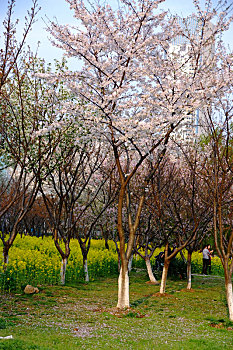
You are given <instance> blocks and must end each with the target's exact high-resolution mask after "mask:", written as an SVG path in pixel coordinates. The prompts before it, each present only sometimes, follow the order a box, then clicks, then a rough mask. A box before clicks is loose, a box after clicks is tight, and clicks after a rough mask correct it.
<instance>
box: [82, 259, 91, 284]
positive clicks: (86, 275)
mask: <svg viewBox="0 0 233 350" xmlns="http://www.w3.org/2000/svg"><path fill="white" fill-rule="evenodd" d="M83 269H84V276H85V282H89V281H90V280H89V274H88V266H87V257H86V258H83Z"/></svg>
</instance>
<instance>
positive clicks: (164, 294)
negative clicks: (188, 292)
mask: <svg viewBox="0 0 233 350" xmlns="http://www.w3.org/2000/svg"><path fill="white" fill-rule="evenodd" d="M152 297H159V298H161V297H165V298H173V297H174V295H172V294H168V293H159V292H158V293H155V294H152Z"/></svg>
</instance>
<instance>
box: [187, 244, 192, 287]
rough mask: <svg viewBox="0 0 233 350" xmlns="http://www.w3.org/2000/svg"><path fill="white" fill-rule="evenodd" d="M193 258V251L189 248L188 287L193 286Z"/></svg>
mask: <svg viewBox="0 0 233 350" xmlns="http://www.w3.org/2000/svg"><path fill="white" fill-rule="evenodd" d="M191 259H192V252H191V251H189V250H188V259H187V280H188V284H187V289H191V288H192V274H191V261H192V260H191Z"/></svg>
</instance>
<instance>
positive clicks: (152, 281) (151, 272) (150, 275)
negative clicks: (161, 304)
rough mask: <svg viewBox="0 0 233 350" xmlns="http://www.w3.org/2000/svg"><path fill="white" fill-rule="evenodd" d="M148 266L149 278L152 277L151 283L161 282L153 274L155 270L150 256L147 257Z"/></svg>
mask: <svg viewBox="0 0 233 350" xmlns="http://www.w3.org/2000/svg"><path fill="white" fill-rule="evenodd" d="M145 261H146V268H147V272H148V276H149V279H150V282H151V283H154V284H159V282H158V281H157V280H156V278H155V276H154V274H153V271H152V268H151V263H150V258H149V257H146V260H145Z"/></svg>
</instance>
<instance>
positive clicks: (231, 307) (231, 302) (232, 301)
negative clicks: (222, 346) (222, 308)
mask: <svg viewBox="0 0 233 350" xmlns="http://www.w3.org/2000/svg"><path fill="white" fill-rule="evenodd" d="M226 297H227V305H228V311H229V319H230V321H233V293H232V281H231V279H230V278H229V279H228V281H227V282H226Z"/></svg>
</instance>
